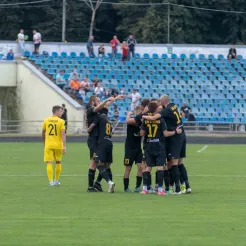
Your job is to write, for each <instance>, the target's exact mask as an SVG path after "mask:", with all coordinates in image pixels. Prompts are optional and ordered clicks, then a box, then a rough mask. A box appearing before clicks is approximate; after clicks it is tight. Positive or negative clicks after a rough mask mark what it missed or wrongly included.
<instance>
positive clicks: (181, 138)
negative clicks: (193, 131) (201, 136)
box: [166, 134, 186, 160]
mask: <svg viewBox="0 0 246 246" xmlns="http://www.w3.org/2000/svg"><path fill="white" fill-rule="evenodd" d="M166 146H167V157H168V159H169V160H170V159H180V158H185V157H186V135H185V134H180V135H174V136H172V137H168V138H166Z"/></svg>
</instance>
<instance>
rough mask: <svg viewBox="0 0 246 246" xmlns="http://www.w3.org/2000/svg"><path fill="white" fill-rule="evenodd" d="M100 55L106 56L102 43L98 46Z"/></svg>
mask: <svg viewBox="0 0 246 246" xmlns="http://www.w3.org/2000/svg"><path fill="white" fill-rule="evenodd" d="M98 56H99V57H101V58H102V57H104V56H105V48H104V44H100V46H99V47H98Z"/></svg>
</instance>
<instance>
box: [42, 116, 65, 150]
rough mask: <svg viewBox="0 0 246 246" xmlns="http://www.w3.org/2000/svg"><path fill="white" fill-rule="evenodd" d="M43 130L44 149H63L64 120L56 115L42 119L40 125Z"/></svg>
mask: <svg viewBox="0 0 246 246" xmlns="http://www.w3.org/2000/svg"><path fill="white" fill-rule="evenodd" d="M42 129H43V131H45V149H63V141H62V133H61V131H62V130H64V131H65V121H64V120H63V119H60V118H59V117H57V116H51V117H49V118H46V119H44V122H43V125H42Z"/></svg>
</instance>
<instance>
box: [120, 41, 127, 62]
mask: <svg viewBox="0 0 246 246" xmlns="http://www.w3.org/2000/svg"><path fill="white" fill-rule="evenodd" d="M121 49H122V63H123V64H124V65H125V64H126V61H127V59H128V45H127V43H126V42H125V41H124V42H123V43H122V46H121Z"/></svg>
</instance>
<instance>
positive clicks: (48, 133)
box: [42, 106, 66, 186]
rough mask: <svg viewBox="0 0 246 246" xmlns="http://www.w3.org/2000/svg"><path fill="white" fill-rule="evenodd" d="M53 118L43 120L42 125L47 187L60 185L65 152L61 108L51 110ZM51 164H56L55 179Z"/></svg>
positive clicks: (64, 134) (63, 123)
mask: <svg viewBox="0 0 246 246" xmlns="http://www.w3.org/2000/svg"><path fill="white" fill-rule="evenodd" d="M52 113H53V116H51V117H48V118H46V119H44V122H43V125H42V138H43V141H44V162H46V163H47V167H46V168H47V176H48V180H49V186H54V185H55V186H58V185H60V181H59V177H60V174H61V170H62V166H61V161H62V156H63V154H65V152H66V133H65V130H66V128H65V121H64V120H62V119H61V118H60V117H61V116H62V114H63V108H62V107H61V106H54V107H53V108H52ZM53 162H55V163H56V168H55V179H54V177H53Z"/></svg>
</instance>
